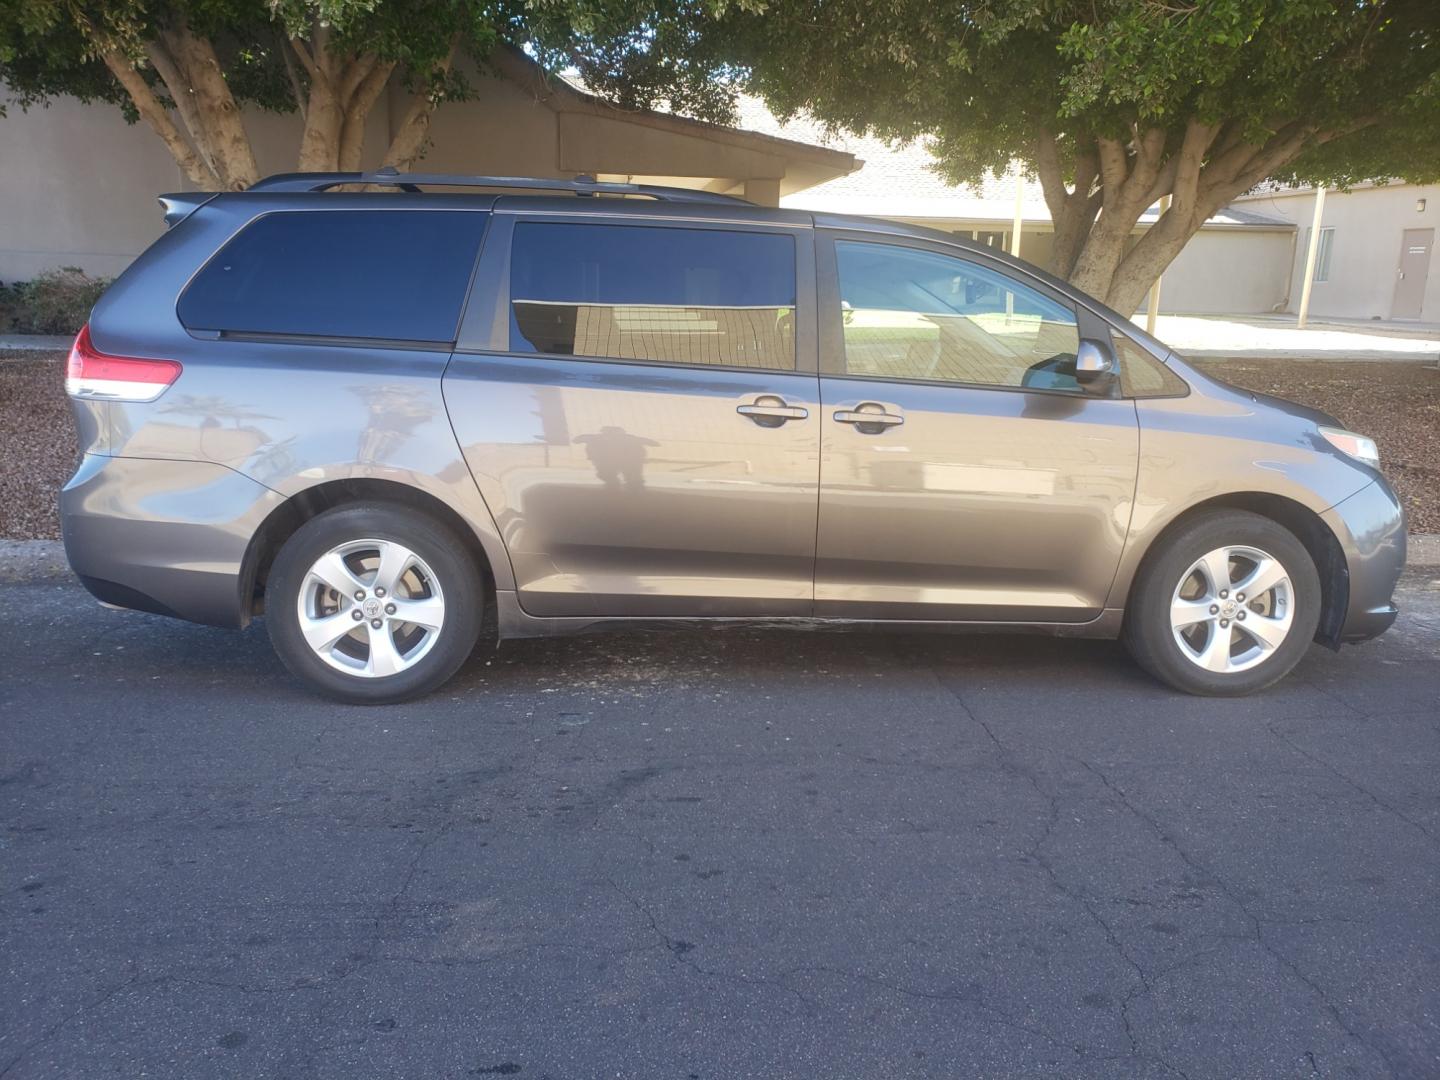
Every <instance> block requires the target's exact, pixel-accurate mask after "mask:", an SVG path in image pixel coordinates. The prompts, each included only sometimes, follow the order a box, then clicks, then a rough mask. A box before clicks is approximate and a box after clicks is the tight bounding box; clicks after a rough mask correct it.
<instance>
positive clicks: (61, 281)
mask: <svg viewBox="0 0 1440 1080" xmlns="http://www.w3.org/2000/svg"><path fill="white" fill-rule="evenodd" d="M109 285H110V279H109V278H93V277H91V276H90V275H89V274H87V273H85V271H83V270H81V269H80V268H79V267H78V266H62V267H61V268H60V269H58V270H47V271H46V272H45V273H43V274H41V275H40V276H39V277H37V278H35V279H34V280H32V281H17V282H15V283H14V284H13V285H9V286H3V285H0V332H10V333H17V334H74V333H78V332H79V330H80V327H81V326H83V325H84V324H85V320H86V319H87V318H89V316H90V309H91V308H92V307H94V306H95V301H96V300H98V299H100V294H101V293H103V292H104V291H105V290H106V288H108V287H109Z"/></svg>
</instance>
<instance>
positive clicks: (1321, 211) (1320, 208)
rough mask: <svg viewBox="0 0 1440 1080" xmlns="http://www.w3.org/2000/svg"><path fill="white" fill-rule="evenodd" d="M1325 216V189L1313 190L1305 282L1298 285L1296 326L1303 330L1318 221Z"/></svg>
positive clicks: (1317, 243)
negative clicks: (1298, 315)
mask: <svg viewBox="0 0 1440 1080" xmlns="http://www.w3.org/2000/svg"><path fill="white" fill-rule="evenodd" d="M1324 216H1325V189H1324V187H1317V188H1316V189H1315V217H1314V219H1313V220H1312V221H1311V223H1310V243H1309V244H1307V245H1306V247H1305V280H1304V281H1303V282H1302V283H1301V285H1300V318H1299V320H1298V321H1297V322H1296V325H1297V326H1298V327H1299V328H1300V329H1301V330H1304V329H1305V322H1306V320H1307V319H1309V318H1310V286H1311V285H1313V284H1314V283H1315V257H1316V256H1317V255H1319V254H1320V221H1321V219H1322V218H1324Z"/></svg>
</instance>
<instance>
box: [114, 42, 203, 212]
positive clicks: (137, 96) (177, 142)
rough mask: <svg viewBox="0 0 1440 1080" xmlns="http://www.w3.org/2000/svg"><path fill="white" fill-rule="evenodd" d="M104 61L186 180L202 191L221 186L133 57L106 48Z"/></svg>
mask: <svg viewBox="0 0 1440 1080" xmlns="http://www.w3.org/2000/svg"><path fill="white" fill-rule="evenodd" d="M100 58H101V59H102V60H103V61H104V62H105V66H106V67H107V68H109V69H110V73H111V74H112V75H114V76H115V81H116V82H118V83H119V84H120V85H121V87H123V88H124V90H125V92H126V93H127V94H129V95H130V100H131V101H132V102H134V103H135V108H136V109H137V110H138V111H139V113H140V118H141V119H142V120H144V121H145V122H146V123H147V124H149V125H150V127H151V128H152V129H153V130H154V132H155V134H157V135H159V136H160V138H161V140H162V141H163V142H164V143H165V148H166V149H167V150H169V151H170V156H171V157H173V158H174V159H175V164H177V165H178V166H180V171H181V172H183V173H184V174H185V179H187V180H189V181H190V183H192V184H193V185H195V187H196V188H198V189H200V190H201V191H204V190H206V189H208V188H213V187H216V186H218V184H219V182H220V178H219V177H218V176H217V175H216V173H215V170H214V169H212V168H211V166H210V163H209V162H207V161H206V160H205V159H204V158H202V157H201V156H200V154H199V153H198V152H196V150H195V149H194V148H193V147H191V145H190V144H189V143H188V142H186V141H185V136H184V135H182V134H181V133H180V129H179V128H177V127H176V126H175V121H174V120H172V119H171V118H170V114H169V113H168V112H166V111H165V107H164V106H163V105H161V104H160V99H159V98H157V97H156V96H155V93H154V91H152V90H151V89H150V86H149V84H148V83H146V82H145V77H144V76H143V75H141V74H140V72H139V71H138V70H137V69H136V67H135V65H134V64H133V63H131V62H130V59H129V57H127V56H124V55H123V54H121V53H120V52H119V51H118V50H116V49H113V48H106V49H102V51H101V53H100Z"/></svg>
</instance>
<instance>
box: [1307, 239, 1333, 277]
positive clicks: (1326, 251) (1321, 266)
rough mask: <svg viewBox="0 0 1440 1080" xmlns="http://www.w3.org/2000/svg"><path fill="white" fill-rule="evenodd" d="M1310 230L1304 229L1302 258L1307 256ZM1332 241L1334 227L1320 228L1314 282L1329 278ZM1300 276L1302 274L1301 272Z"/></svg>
mask: <svg viewBox="0 0 1440 1080" xmlns="http://www.w3.org/2000/svg"><path fill="white" fill-rule="evenodd" d="M1312 231H1313V230H1312V229H1308V228H1307V229H1306V230H1305V249H1304V250H1305V255H1304V256H1302V257H1303V258H1309V252H1310V234H1311V232H1312ZM1334 243H1335V230H1334V228H1333V227H1327V228H1322V229H1321V230H1320V247H1319V249H1318V250H1317V251H1316V252H1315V277H1314V278H1313V280H1314V281H1316V282H1325V281H1329V280H1330V249H1331V248H1332V247H1333V246H1334ZM1301 276H1304V275H1303V274H1302V275H1301Z"/></svg>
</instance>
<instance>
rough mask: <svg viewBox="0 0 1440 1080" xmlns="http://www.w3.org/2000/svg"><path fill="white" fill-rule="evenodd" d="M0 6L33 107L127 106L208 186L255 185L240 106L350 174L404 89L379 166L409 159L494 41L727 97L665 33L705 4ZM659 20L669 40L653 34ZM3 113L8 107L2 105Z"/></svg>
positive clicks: (96, 0) (10, 60)
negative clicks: (287, 119)
mask: <svg viewBox="0 0 1440 1080" xmlns="http://www.w3.org/2000/svg"><path fill="white" fill-rule="evenodd" d="M661 2H662V3H670V6H657V4H656V3H644V2H628V0H542V2H527V0H500V2H498V3H488V4H480V3H476V2H467V0H92V2H84V0H0V85H3V86H5V87H7V88H8V89H9V91H10V94H11V96H12V101H14V102H15V103H17V104H18V105H20V106H21V107H22V108H23V107H29V106H31V105H35V104H41V103H44V102H45V101H47V100H49V99H50V98H52V97H55V96H57V95H71V96H74V97H78V98H80V99H81V100H84V101H104V102H111V103H113V104H115V105H118V106H119V107H120V108H121V109H122V110H123V111H124V112H125V114H126V116H127V118H128V119H130V120H131V121H136V120H143V121H144V122H145V123H146V124H147V125H149V126H150V128H152V129H153V130H154V132H155V133H156V134H157V135H158V136H159V137H160V138H161V140H162V141H163V142H164V144H165V146H166V148H167V149H168V150H169V151H170V153H171V155H172V156H173V157H174V159H175V161H176V163H177V164H178V165H179V166H180V168H181V169H182V170H183V171H184V173H185V176H186V177H187V178H188V179H189V181H190V182H191V183H192V184H194V185H195V186H196V187H198V188H201V189H205V190H216V189H225V190H239V189H243V188H245V187H248V186H249V185H250V184H253V183H254V182H255V181H256V180H257V179H259V170H258V168H257V166H256V162H255V153H254V150H253V148H252V146H251V142H250V137H249V134H248V133H247V131H246V128H245V125H244V123H243V117H242V112H241V109H242V107H243V106H246V105H250V106H254V107H258V108H261V109H266V110H271V111H277V112H297V111H298V112H299V113H300V115H301V116H302V118H303V125H302V133H301V136H300V141H299V145H298V147H297V151H296V163H297V167H298V168H299V169H301V170H307V171H308V170H322V171H333V170H336V169H340V170H346V171H349V170H354V169H356V168H358V167H359V163H360V160H361V154H362V151H363V149H364V139H365V125H366V119H367V117H368V116H369V114H370V111H371V109H372V108H373V107H374V105H375V103H376V102H377V101H378V100H379V99H380V96H381V95H382V94H383V93H385V92H386V89H387V87H388V86H390V85H391V84H392V83H394V82H399V83H400V84H402V85H403V86H404V87H405V89H406V90H407V91H408V105H407V106H406V109H405V112H404V115H403V118H402V120H401V122H400V123H399V125H398V127H397V128H396V130H395V134H394V136H393V138H392V140H391V142H390V144H389V146H388V147H387V148H386V150H385V153H384V157H383V161H384V164H387V165H394V166H396V167H397V168H400V169H402V170H403V169H406V168H408V167H410V166H411V165H412V164H413V163H414V162H415V161H416V160H417V159H418V158H419V157H420V156H421V154H422V153H423V152H424V149H425V145H426V141H427V138H428V135H429V129H430V119H431V116H432V115H433V113H434V111H435V109H436V107H437V106H438V105H439V104H440V103H441V102H443V101H446V100H457V99H461V98H464V97H466V96H468V95H469V94H470V93H471V88H470V87H469V85H468V84H467V83H466V81H465V79H464V78H463V76H462V75H460V74H459V73H458V72H457V69H456V60H457V59H458V58H459V57H460V56H462V55H467V54H468V55H469V56H470V57H471V58H472V59H473V60H474V61H476V62H477V63H479V64H481V65H483V64H484V63H485V61H486V59H487V57H489V56H490V55H491V53H492V50H493V49H495V48H496V47H497V46H501V45H503V44H509V45H512V46H523V47H526V48H528V49H530V50H532V51H533V52H535V53H536V54H537V55H539V56H541V57H543V58H547V59H549V60H550V61H551V62H552V63H554V64H557V65H559V66H564V65H566V64H574V63H578V64H583V65H585V66H587V67H589V68H596V67H597V66H603V67H605V68H607V69H608V70H612V71H628V72H630V75H629V76H627V77H622V78H621V79H620V81H626V78H628V79H629V80H630V81H632V82H633V83H634V84H635V85H636V87H637V90H636V92H635V93H636V96H638V97H643V98H644V99H645V101H646V103H647V104H653V103H656V102H662V101H663V102H666V103H669V104H671V105H672V106H674V107H677V108H681V109H685V110H686V111H689V112H695V113H699V114H701V115H715V114H717V113H720V112H723V111H724V109H725V108H726V107H727V105H728V98H726V97H725V96H724V95H721V96H720V97H717V96H716V95H715V93H714V92H713V90H712V86H713V85H718V84H714V83H713V82H712V79H711V74H712V72H711V70H710V69H709V68H699V67H693V66H689V67H687V66H686V65H684V64H678V65H677V64H673V63H670V62H669V61H668V60H666V59H665V57H664V56H663V55H662V53H661V51H659V50H657V49H656V47H655V45H656V42H657V41H658V40H668V39H667V38H665V37H664V35H665V34H666V33H667V32H669V31H667V30H666V29H664V28H673V27H676V26H679V25H682V24H688V23H690V22H693V21H695V20H696V19H697V18H703V17H705V15H706V13H707V12H708V10H709V9H708V8H706V6H705V0H694V2H693V3H692V2H691V0H675V2H673V3H671V2H670V0H661ZM648 26H656V27H661V28H662V29H661V30H660V31H659V33H660V35H661V37H660V38H657V36H656V34H655V33H652V32H650V31H648V30H647V27H648ZM0 115H3V108H0Z"/></svg>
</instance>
